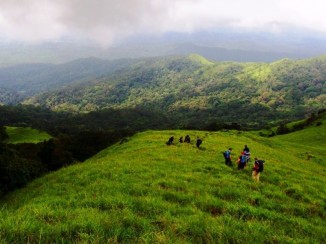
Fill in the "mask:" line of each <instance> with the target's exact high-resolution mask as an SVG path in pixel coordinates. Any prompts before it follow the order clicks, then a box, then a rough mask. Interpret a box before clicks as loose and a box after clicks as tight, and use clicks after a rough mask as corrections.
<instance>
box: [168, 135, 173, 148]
mask: <svg viewBox="0 0 326 244" xmlns="http://www.w3.org/2000/svg"><path fill="white" fill-rule="evenodd" d="M173 140H174V136H171V137H170V138H169V140H168V141H167V143H166V145H168V146H169V145H171V144H172V143H173Z"/></svg>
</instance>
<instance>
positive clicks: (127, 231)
mask: <svg viewBox="0 0 326 244" xmlns="http://www.w3.org/2000/svg"><path fill="white" fill-rule="evenodd" d="M325 132H326V123H324V122H322V124H321V125H319V126H315V125H313V126H311V127H309V128H308V129H305V130H302V131H298V132H294V133H291V134H288V135H282V136H276V137H273V138H264V137H260V136H257V134H256V132H239V131H224V132H206V131H184V130H166V131H146V132H143V133H139V134H137V135H135V136H133V137H131V138H127V139H126V140H124V141H121V142H120V143H117V144H116V145H114V146H112V147H109V148H107V149H105V150H103V151H102V152H100V153H99V154H98V155H96V156H94V157H93V158H91V159H89V160H88V161H86V162H85V163H83V164H77V165H73V166H70V167H67V168H63V169H61V170H59V171H57V172H55V173H51V174H48V175H46V176H44V177H43V178H40V179H37V180H35V181H34V182H32V183H31V184H29V185H28V186H27V187H25V188H23V189H21V190H18V191H16V192H13V193H11V194H9V195H8V196H7V197H6V198H4V199H2V200H1V203H0V209H1V210H0V217H1V231H0V239H1V240H2V241H4V242H9V243H10V242H33V243H34V242H45V243H50V242H58V241H60V242H99V243H103V242H133V243H135V242H152V243H157V242H161V243H167V242H173V243H181V242H182V243H184V242H186V243H195V242H196V243H209V242H219V243H231V242H232V243H264V242H271V241H272V242H276V243H287V242H293V243H297V242H298V243H299V242H302V243H323V242H324V241H325V239H326V235H325V230H324V226H325V224H326V215H325V197H326V188H325V178H326V174H325V158H326V152H325V148H326V141H325V140H324V138H322V137H318V138H316V140H315V141H313V137H311V138H310V139H307V141H306V140H297V139H294V138H302V136H305V135H308V134H313V133H320V134H323V135H325ZM186 134H189V135H190V137H191V139H192V142H191V143H190V144H187V143H182V144H180V143H179V142H177V141H176V142H175V143H174V144H173V145H171V146H167V145H166V144H165V142H166V141H167V139H168V138H169V137H170V136H171V135H174V136H175V138H176V139H178V138H179V137H180V136H185V135H186ZM197 136H199V137H200V138H202V139H203V144H202V146H201V148H200V149H198V148H196V146H195V145H194V140H195V138H196V137H197ZM245 144H247V145H248V146H249V148H250V151H251V154H252V157H258V158H260V159H264V160H265V167H264V171H263V172H262V173H261V182H260V183H255V182H253V180H252V179H251V167H252V163H253V162H252V161H251V162H250V163H249V166H248V167H247V168H245V169H244V170H243V171H239V170H237V169H236V166H235V165H234V166H233V167H231V168H230V167H228V166H226V165H225V164H224V159H223V156H222V152H223V151H224V150H225V149H226V148H228V147H230V146H231V147H232V148H233V162H235V161H236V158H237V157H238V155H239V153H240V152H241V150H242V149H243V145H245ZM307 145H309V146H307ZM308 155H311V157H310V156H309V157H308Z"/></svg>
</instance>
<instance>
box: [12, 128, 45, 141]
mask: <svg viewBox="0 0 326 244" xmlns="http://www.w3.org/2000/svg"><path fill="white" fill-rule="evenodd" d="M6 132H7V134H8V136H9V138H8V139H7V140H6V143H11V144H18V143H39V142H43V141H44V140H49V139H50V138H51V136H50V135H49V134H48V133H46V132H44V131H39V130H36V129H32V128H29V127H12V126H7V127H6Z"/></svg>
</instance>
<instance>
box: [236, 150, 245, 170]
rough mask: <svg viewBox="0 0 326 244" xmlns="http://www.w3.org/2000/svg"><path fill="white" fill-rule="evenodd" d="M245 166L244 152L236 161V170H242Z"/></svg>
mask: <svg viewBox="0 0 326 244" xmlns="http://www.w3.org/2000/svg"><path fill="white" fill-rule="evenodd" d="M246 165H247V156H246V155H245V153H244V152H241V155H240V156H239V159H238V169H239V170H240V169H244V167H245V166H246Z"/></svg>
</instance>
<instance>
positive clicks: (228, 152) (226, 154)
mask: <svg viewBox="0 0 326 244" xmlns="http://www.w3.org/2000/svg"><path fill="white" fill-rule="evenodd" d="M231 151H232V148H229V149H228V150H226V151H225V152H224V153H223V155H224V158H225V164H226V165H228V166H232V161H231Z"/></svg>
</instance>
